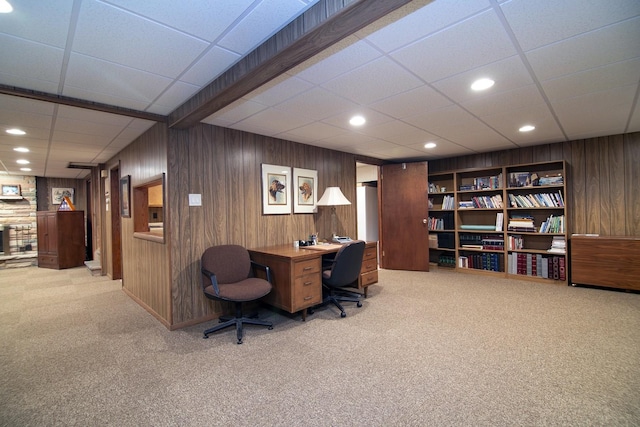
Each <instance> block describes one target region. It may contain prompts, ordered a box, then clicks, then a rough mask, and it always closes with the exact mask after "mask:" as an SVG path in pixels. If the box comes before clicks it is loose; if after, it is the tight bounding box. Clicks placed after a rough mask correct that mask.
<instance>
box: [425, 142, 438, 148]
mask: <svg viewBox="0 0 640 427" xmlns="http://www.w3.org/2000/svg"><path fill="white" fill-rule="evenodd" d="M424 148H436V143H435V142H427V143H426V144H424Z"/></svg>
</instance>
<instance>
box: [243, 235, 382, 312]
mask: <svg viewBox="0 0 640 427" xmlns="http://www.w3.org/2000/svg"><path fill="white" fill-rule="evenodd" d="M377 247H378V246H377V243H376V242H367V243H366V246H365V256H364V257H363V262H362V265H363V267H362V270H361V273H360V278H359V279H358V288H360V289H364V290H365V296H366V288H367V286H369V285H371V284H372V283H376V282H377V281H378V264H377V253H378V252H377ZM339 249H340V245H318V246H312V247H300V248H294V247H293V246H291V245H279V246H267V247H263V248H255V249H249V254H250V255H251V259H252V260H253V261H255V262H257V263H260V264H264V265H267V266H269V268H270V269H271V280H272V282H273V290H272V291H271V292H270V293H269V295H267V296H266V297H265V298H264V300H265V302H267V303H268V304H270V305H273V306H274V307H278V308H280V309H282V310H285V311H287V312H289V313H297V312H299V311H301V312H302V320H306V318H307V309H308V308H309V307H313V306H314V305H318V304H320V303H321V302H322V255H323V254H330V253H336V252H338V250H339ZM372 255H373V259H374V260H375V264H374V263H373V262H372V261H371V259H372ZM367 257H368V258H367ZM365 260H366V262H365ZM365 264H366V265H365ZM374 268H375V272H374V271H373V270H372V269H374ZM363 271H364V273H363ZM372 273H375V274H372Z"/></svg>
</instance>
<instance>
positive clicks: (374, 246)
mask: <svg viewBox="0 0 640 427" xmlns="http://www.w3.org/2000/svg"><path fill="white" fill-rule="evenodd" d="M377 282H378V242H367V244H366V246H365V248H364V256H363V257H362V268H361V269H360V277H359V278H358V289H363V290H364V296H365V297H366V296H367V287H368V286H369V285H371V284H373V283H377Z"/></svg>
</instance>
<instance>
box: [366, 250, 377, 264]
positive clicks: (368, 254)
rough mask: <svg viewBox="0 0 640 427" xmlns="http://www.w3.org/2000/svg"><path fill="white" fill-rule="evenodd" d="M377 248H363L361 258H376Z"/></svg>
mask: <svg viewBox="0 0 640 427" xmlns="http://www.w3.org/2000/svg"><path fill="white" fill-rule="evenodd" d="M377 255H378V250H377V249H376V248H365V250H364V255H363V256H362V260H363V261H366V260H368V259H376V258H378V256H377Z"/></svg>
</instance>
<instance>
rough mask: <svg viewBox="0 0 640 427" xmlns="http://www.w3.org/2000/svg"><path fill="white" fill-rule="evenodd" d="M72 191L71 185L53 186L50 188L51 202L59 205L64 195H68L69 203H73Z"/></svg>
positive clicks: (73, 190)
mask: <svg viewBox="0 0 640 427" xmlns="http://www.w3.org/2000/svg"><path fill="white" fill-rule="evenodd" d="M74 193H75V189H74V188H71V187H53V188H52V189H51V204H52V205H59V204H61V203H62V200H64V198H65V197H68V198H69V200H71V203H75V202H76V201H75V200H74V197H73V196H74Z"/></svg>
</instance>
